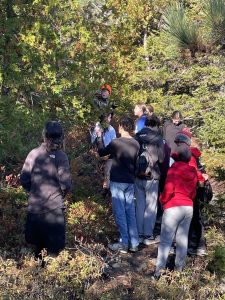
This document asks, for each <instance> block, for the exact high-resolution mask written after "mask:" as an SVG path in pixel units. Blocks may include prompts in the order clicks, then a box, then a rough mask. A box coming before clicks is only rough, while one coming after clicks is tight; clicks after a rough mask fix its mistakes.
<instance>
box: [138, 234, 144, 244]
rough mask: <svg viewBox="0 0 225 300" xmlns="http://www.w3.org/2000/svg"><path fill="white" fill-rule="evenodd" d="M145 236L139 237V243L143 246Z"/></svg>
mask: <svg viewBox="0 0 225 300" xmlns="http://www.w3.org/2000/svg"><path fill="white" fill-rule="evenodd" d="M144 238H145V237H144V236H143V235H139V243H140V244H142V243H143V241H144Z"/></svg>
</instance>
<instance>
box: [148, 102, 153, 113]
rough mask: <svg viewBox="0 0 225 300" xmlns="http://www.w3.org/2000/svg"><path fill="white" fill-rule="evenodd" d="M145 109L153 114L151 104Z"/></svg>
mask: <svg viewBox="0 0 225 300" xmlns="http://www.w3.org/2000/svg"><path fill="white" fill-rule="evenodd" d="M146 108H147V111H148V113H154V107H153V106H152V105H151V104H149V105H147V106H146Z"/></svg>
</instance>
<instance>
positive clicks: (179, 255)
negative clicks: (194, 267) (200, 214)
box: [154, 147, 198, 278]
mask: <svg viewBox="0 0 225 300" xmlns="http://www.w3.org/2000/svg"><path fill="white" fill-rule="evenodd" d="M176 158H177V160H176V161H175V162H174V163H173V165H172V166H171V167H170V169H169V170H168V174H167V178H166V183H165V187H164V190H163V193H162V194H161V196H160V202H161V203H162V205H163V209H164V212H163V218H162V226H161V234H160V243H159V248H158V255H157V262H156V269H155V274H154V276H155V277H156V278H158V277H159V276H160V275H161V274H162V272H163V269H164V268H165V267H166V262H167V258H168V255H169V252H170V247H171V245H172V242H173V239H174V237H175V239H176V257H175V269H176V270H177V271H181V270H182V269H183V267H184V264H185V260H186V256H187V247H188V232H189V227H190V223H191V219H192V215H193V200H194V198H195V195H196V186H197V180H198V179H197V172H196V170H195V168H194V167H192V166H189V165H188V162H189V161H190V158H191V151H190V148H188V147H186V148H183V147H180V148H179V149H178V151H177V157H176Z"/></svg>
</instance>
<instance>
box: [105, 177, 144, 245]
mask: <svg viewBox="0 0 225 300" xmlns="http://www.w3.org/2000/svg"><path fill="white" fill-rule="evenodd" d="M110 191H111V194H112V208H113V213H114V217H115V221H116V224H117V226H118V229H119V232H120V237H121V239H122V243H123V244H124V245H127V246H128V245H130V246H133V247H135V246H137V245H138V244H139V236H138V231H137V223H136V215H135V204H134V184H132V183H120V182H113V181H110Z"/></svg>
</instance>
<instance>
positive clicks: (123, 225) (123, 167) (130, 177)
mask: <svg viewBox="0 0 225 300" xmlns="http://www.w3.org/2000/svg"><path fill="white" fill-rule="evenodd" d="M133 129H134V123H133V121H132V119H130V118H126V117H125V118H122V119H121V120H120V122H119V134H120V135H121V137H120V138H117V139H114V140H113V141H112V142H111V143H110V144H109V145H108V146H107V147H105V148H104V145H103V141H102V136H101V131H99V132H97V136H98V138H97V146H98V153H99V155H100V156H105V155H111V157H112V167H111V172H110V191H111V194H112V206H113V213H114V217H115V220H116V224H117V226H118V228H119V232H120V242H119V243H114V244H109V248H110V249H111V250H113V251H119V252H121V253H127V251H128V249H129V250H130V251H133V252H135V251H137V250H138V245H139V237H138V231H137V224H136V215H135V203H134V179H135V165H136V159H137V155H138V151H139V144H138V142H137V141H136V140H135V139H134V138H132V136H131V135H130V132H131V131H133Z"/></svg>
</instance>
